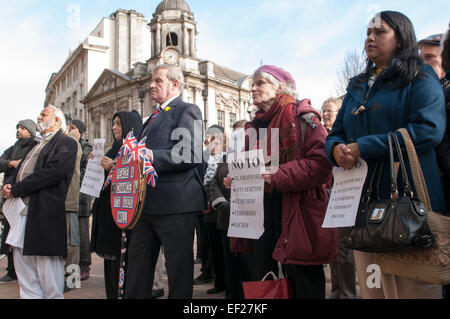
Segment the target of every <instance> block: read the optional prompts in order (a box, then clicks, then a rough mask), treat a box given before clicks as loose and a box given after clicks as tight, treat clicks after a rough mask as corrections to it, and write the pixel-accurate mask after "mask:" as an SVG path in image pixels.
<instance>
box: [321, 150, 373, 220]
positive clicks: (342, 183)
mask: <svg viewBox="0 0 450 319" xmlns="http://www.w3.org/2000/svg"><path fill="white" fill-rule="evenodd" d="M366 177H367V163H366V161H364V160H363V159H361V158H360V159H358V162H357V163H356V165H355V167H353V168H352V169H349V170H346V169H343V168H341V167H334V168H333V178H334V183H333V188H332V190H331V196H330V200H329V202H328V207H327V212H326V215H325V220H324V222H323V225H322V227H323V228H338V227H350V226H354V225H355V220H356V213H357V212H358V206H359V202H360V200H361V192H362V189H363V187H364V182H365V181H366Z"/></svg>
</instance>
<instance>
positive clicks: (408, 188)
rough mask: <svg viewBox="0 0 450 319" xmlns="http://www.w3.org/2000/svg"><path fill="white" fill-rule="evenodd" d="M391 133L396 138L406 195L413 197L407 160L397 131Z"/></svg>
mask: <svg viewBox="0 0 450 319" xmlns="http://www.w3.org/2000/svg"><path fill="white" fill-rule="evenodd" d="M389 134H391V136H392V138H393V140H394V144H395V148H396V150H397V155H398V159H399V162H400V168H401V171H402V180H403V190H404V196H407V195H409V197H410V198H412V197H413V193H412V191H411V185H410V184H409V179H408V173H407V171H406V166H405V161H404V160H403V154H402V149H401V147H400V142H399V141H398V136H397V135H396V134H395V133H389Z"/></svg>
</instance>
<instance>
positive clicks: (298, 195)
mask: <svg viewBox="0 0 450 319" xmlns="http://www.w3.org/2000/svg"><path fill="white" fill-rule="evenodd" d="M295 91H296V86H295V81H294V79H293V78H292V76H291V75H290V74H289V72H287V71H285V70H283V69H282V68H279V67H276V66H273V65H264V66H262V67H260V68H259V69H257V70H256V71H255V73H254V74H253V77H252V87H251V93H252V98H253V104H254V105H256V106H257V107H258V111H257V112H256V115H255V118H254V119H253V121H252V122H248V123H247V124H246V126H245V128H246V130H248V129H250V128H253V129H256V131H257V132H258V136H257V139H256V140H254V141H252V138H247V139H246V150H253V149H256V148H258V147H261V148H264V147H265V146H264V145H267V146H266V147H267V149H266V150H265V152H264V153H265V154H267V156H266V158H267V159H266V162H267V161H272V162H271V165H272V166H273V164H274V159H276V158H278V163H279V165H278V167H277V169H275V170H273V171H272V172H271V174H263V178H264V180H265V189H264V229H265V231H264V233H263V235H262V236H261V237H260V238H259V239H258V240H246V239H240V238H239V239H233V240H232V250H234V251H235V252H241V253H246V254H245V258H244V260H246V263H247V266H248V268H249V278H248V280H249V281H257V280H261V279H262V278H263V277H264V276H265V275H266V274H267V273H268V272H270V271H273V272H274V273H275V274H277V273H278V262H280V263H281V264H282V265H283V270H284V273H285V275H287V278H288V280H289V282H290V284H291V286H292V288H293V292H294V295H295V297H296V298H308V299H311V298H325V274H324V270H323V266H322V265H323V264H326V263H329V262H331V261H333V260H334V259H335V258H336V254H337V242H336V232H335V230H330V229H322V227H321V225H322V222H323V219H324V216H325V211H326V207H327V203H328V195H327V192H326V186H325V184H326V182H327V181H328V180H329V179H330V177H331V166H330V164H329V163H328V161H327V157H326V155H325V151H324V145H325V139H326V136H327V131H326V129H325V128H324V127H323V125H322V124H321V119H320V114H319V113H318V112H317V111H316V110H314V109H313V108H312V107H311V103H310V101H309V100H308V99H305V100H302V101H297V99H296V92H295ZM261 129H267V131H266V132H267V133H266V134H264V133H262V132H264V130H261ZM248 132H249V131H247V133H248ZM277 132H278V139H277V140H276V141H277V142H278V153H277V154H271V151H272V149H273V148H272V145H271V143H273V141H272V134H276V133H277ZM263 138H265V139H266V142H264V141H263ZM266 143H267V144H266ZM275 149H276V148H275ZM268 164H269V163H266V165H268ZM230 183H231V180H230V179H229V178H228V179H225V180H224V184H225V185H228V186H230Z"/></svg>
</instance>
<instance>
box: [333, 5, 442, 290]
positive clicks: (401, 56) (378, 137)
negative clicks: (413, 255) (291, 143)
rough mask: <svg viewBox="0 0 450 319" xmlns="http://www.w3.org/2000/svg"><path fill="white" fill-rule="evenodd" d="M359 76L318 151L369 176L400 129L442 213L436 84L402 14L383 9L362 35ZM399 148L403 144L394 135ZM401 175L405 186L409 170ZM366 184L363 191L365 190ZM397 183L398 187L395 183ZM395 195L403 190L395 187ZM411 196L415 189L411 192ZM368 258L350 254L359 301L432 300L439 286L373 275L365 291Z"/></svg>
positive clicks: (384, 190) (383, 191)
mask: <svg viewBox="0 0 450 319" xmlns="http://www.w3.org/2000/svg"><path fill="white" fill-rule="evenodd" d="M365 51H366V54H367V58H368V59H367V67H366V70H365V71H364V72H363V73H362V74H360V75H358V76H356V77H355V78H353V79H352V80H351V81H350V83H349V86H348V88H347V94H346V96H345V99H344V102H343V104H342V108H341V110H340V112H339V114H338V116H337V119H336V122H335V124H334V126H333V130H332V132H331V133H330V135H329V136H328V138H327V143H326V147H325V151H326V153H327V156H328V158H329V160H330V162H331V163H332V164H333V165H335V166H340V167H343V168H345V169H351V168H352V167H353V166H354V164H355V162H356V161H357V159H358V158H362V159H364V160H365V161H366V162H367V164H368V167H369V171H368V176H371V175H372V172H373V170H374V168H375V165H376V163H377V162H378V161H387V160H388V139H387V134H388V133H389V132H395V131H397V129H400V128H406V129H407V130H408V132H409V135H410V136H411V138H412V141H413V143H414V145H415V148H416V151H417V153H418V156H419V159H420V164H421V167H422V170H423V173H424V175H425V180H426V182H427V186H428V189H429V190H430V197H431V205H432V208H433V210H434V211H438V212H444V211H445V200H444V194H443V192H442V185H441V181H440V178H439V170H438V167H437V162H436V152H435V148H436V146H437V145H438V144H439V143H440V141H441V140H442V137H443V135H444V131H445V104H444V96H443V94H442V89H441V87H440V84H439V80H438V78H437V76H436V74H435V73H434V71H433V69H432V68H431V67H430V66H429V65H425V64H424V63H423V61H422V59H421V58H420V56H419V53H418V49H417V41H416V36H415V32H414V27H413V25H412V23H411V21H410V20H409V19H408V18H407V17H406V16H405V15H403V14H402V13H399V12H395V11H383V12H381V13H379V14H377V15H376V16H375V18H374V19H373V20H372V21H371V23H370V24H369V27H368V29H367V39H366V41H365ZM396 134H397V135H398V137H399V140H400V142H401V144H402V147H404V144H403V138H402V137H401V135H400V134H399V133H398V132H397V133H396ZM407 166H408V174H409V180H410V181H412V180H413V179H412V176H411V172H410V171H409V165H407ZM382 181H383V182H382V183H381V188H380V194H379V195H380V196H381V198H383V199H385V198H389V196H390V189H389V186H390V185H389V183H388V182H387V181H389V165H384V169H383V172H382ZM367 184H368V181H367V180H366V184H365V186H364V189H363V192H364V191H365V190H366V189H367ZM399 184H400V183H399ZM399 188H400V189H399V191H400V192H402V191H403V189H402V187H401V186H400V185H399ZM413 192H415V189H413ZM374 257H375V254H373V253H367V252H361V251H355V263H356V268H357V275H358V279H359V285H360V291H361V295H362V297H363V298H440V296H441V289H440V287H439V286H434V285H428V284H426V283H422V282H418V281H415V280H411V279H407V278H403V277H399V276H388V275H385V274H383V273H381V288H380V287H376V286H375V287H372V286H371V285H369V286H370V287H368V285H367V278H368V276H369V275H372V272H371V271H370V270H369V272H368V268H367V267H368V266H369V265H371V264H374Z"/></svg>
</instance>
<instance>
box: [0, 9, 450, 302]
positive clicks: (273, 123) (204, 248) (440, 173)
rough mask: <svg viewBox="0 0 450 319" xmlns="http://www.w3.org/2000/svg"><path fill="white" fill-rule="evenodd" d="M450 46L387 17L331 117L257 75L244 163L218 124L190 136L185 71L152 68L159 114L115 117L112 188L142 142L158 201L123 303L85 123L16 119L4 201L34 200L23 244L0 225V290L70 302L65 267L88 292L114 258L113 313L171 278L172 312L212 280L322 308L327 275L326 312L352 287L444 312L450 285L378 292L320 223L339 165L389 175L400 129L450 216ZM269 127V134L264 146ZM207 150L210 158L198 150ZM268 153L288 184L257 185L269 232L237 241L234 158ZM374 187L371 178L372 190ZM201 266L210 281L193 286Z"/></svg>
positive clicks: (148, 202)
mask: <svg viewBox="0 0 450 319" xmlns="http://www.w3.org/2000/svg"><path fill="white" fill-rule="evenodd" d="M449 33H450V31H447V34H438V35H433V36H430V37H428V38H426V39H423V40H421V41H417V40H416V36H415V31H414V27H413V25H412V23H411V21H410V20H409V19H408V18H407V17H406V16H405V15H403V14H402V13H399V12H394V11H383V12H380V13H379V14H377V16H376V17H375V18H374V19H373V20H372V21H371V23H370V24H369V26H368V28H367V39H366V41H365V47H364V49H365V52H366V55H367V65H366V68H365V71H364V72H362V73H361V74H358V75H355V77H353V78H352V79H350V81H349V84H348V89H347V93H346V94H345V95H344V96H342V97H331V98H329V99H327V100H326V101H324V102H323V105H322V108H321V110H320V111H318V110H316V109H315V108H313V107H312V105H311V102H310V100H309V99H307V98H306V99H302V100H299V99H298V97H297V93H296V90H297V87H296V82H295V80H294V79H293V77H292V76H291V74H290V73H289V72H288V71H286V70H284V69H282V68H280V67H277V66H274V65H263V66H261V67H259V68H258V69H257V70H256V71H255V72H254V73H253V75H252V78H251V80H252V82H251V83H252V84H251V94H252V99H253V104H254V105H255V106H256V107H257V112H256V114H255V116H254V118H253V119H252V120H251V121H249V122H246V121H238V122H236V123H234V125H233V131H235V132H238V131H240V132H243V133H244V134H245V132H247V130H251V129H255V130H256V132H257V136H256V138H254V139H252V138H248V136H246V138H245V141H244V148H243V149H242V150H239V149H236V145H233V143H232V142H233V141H232V140H231V139H230V138H229V134H227V133H228V132H226V130H225V129H224V128H223V127H220V126H218V125H212V126H210V127H209V128H207V129H206V130H205V134H204V137H203V136H198V134H197V135H196V134H194V131H195V125H196V123H198V122H202V114H201V112H200V109H199V107H198V106H196V105H193V104H189V103H186V102H184V101H183V100H182V98H181V96H180V95H181V93H182V90H183V87H184V76H183V73H182V71H181V69H180V68H179V67H178V66H175V65H161V66H158V67H156V68H155V69H154V70H153V72H152V78H151V83H150V86H149V89H150V93H151V98H152V100H153V101H155V102H157V104H158V107H157V109H156V110H155V112H154V113H153V114H152V115H151V116H150V117H149V118H148V119H147V120H146V121H145V122H144V123H143V119H142V117H141V115H140V114H139V113H137V112H136V111H131V112H118V113H116V114H114V116H113V119H112V123H111V130H112V133H113V137H114V141H113V143H112V146H111V148H110V149H109V150H108V151H107V152H106V154H105V157H103V159H102V160H101V166H102V168H103V169H104V173H105V177H107V176H108V174H109V172H110V171H111V170H112V169H113V167H114V165H115V159H116V157H117V154H118V152H119V151H120V149H121V147H122V145H123V143H124V139H125V138H126V137H127V135H128V134H129V132H133V133H134V135H135V136H136V138H137V140H139V141H140V140H142V139H143V138H146V141H145V146H146V150H145V156H146V157H147V159H149V160H150V161H151V163H152V165H153V167H154V169H155V171H156V172H157V174H158V180H157V183H156V185H155V187H150V186H149V187H147V192H146V197H145V203H144V207H143V210H142V215H141V216H140V219H139V220H138V222H137V224H136V226H135V227H134V228H133V229H132V230H127V231H126V232H125V236H126V238H127V247H126V270H125V275H124V293H123V296H120V295H119V290H118V286H119V278H120V277H121V276H122V274H121V273H120V267H121V264H120V260H121V253H122V252H123V251H122V248H123V247H122V246H121V245H122V241H121V239H122V236H123V233H122V230H121V229H119V228H118V227H117V225H116V223H115V221H114V219H113V214H112V209H111V189H110V188H111V186H108V187H105V188H104V189H103V190H102V191H101V193H100V196H99V197H98V198H96V199H95V200H94V199H92V198H90V197H89V196H88V195H85V194H82V193H80V185H81V182H82V180H83V176H84V172H85V169H86V165H87V161H88V159H89V155H90V153H91V151H92V146H91V145H90V144H89V142H88V141H87V140H86V139H83V138H82V136H83V134H84V133H85V132H86V125H85V123H83V122H82V121H81V120H78V119H75V120H72V119H70V117H67V116H64V114H63V113H62V112H61V111H60V110H59V109H58V108H57V107H55V106H49V107H46V108H44V110H42V112H41V114H40V115H39V116H38V118H37V124H36V123H35V122H34V121H32V120H23V121H20V122H19V123H18V124H17V138H18V141H17V142H16V143H15V144H14V145H13V146H12V147H11V148H9V149H8V150H7V151H5V153H4V154H3V156H2V157H1V159H0V171H1V172H3V173H5V178H4V183H3V187H2V194H3V196H4V198H5V199H13V198H22V200H23V202H24V203H25V209H24V210H23V211H22V212H21V214H20V225H21V228H22V233H21V236H18V238H14V240H13V239H10V238H8V232H9V228H10V225H9V224H8V222H7V221H6V219H3V221H2V222H3V224H4V231H3V237H2V242H1V252H2V253H3V254H7V256H8V267H7V274H6V275H5V277H3V278H1V279H0V282H11V281H14V280H18V282H19V286H20V296H21V298H63V297H64V292H65V291H67V290H69V289H71V287H67V285H65V283H66V280H65V276H68V275H70V274H71V271H70V270H69V269H68V266H70V265H78V266H79V269H80V279H81V280H87V279H88V278H89V271H90V264H91V253H95V254H97V255H98V256H100V257H101V258H103V259H104V281H105V291H106V296H107V298H109V299H117V298H119V297H123V298H126V299H150V298H158V297H161V296H162V295H164V290H163V289H162V285H161V280H162V276H161V273H162V272H163V270H164V268H165V271H166V272H167V278H168V287H169V291H168V298H171V299H189V298H192V296H193V286H194V285H202V284H205V283H208V282H214V286H213V288H211V289H210V290H208V291H207V293H208V294H216V293H220V292H225V297H226V298H228V299H242V298H244V297H245V294H244V291H243V282H249V281H260V280H262V278H263V277H264V276H265V275H266V274H267V273H269V272H273V273H276V274H277V273H278V272H279V270H280V269H281V271H282V272H283V273H284V275H285V277H286V278H287V280H288V282H289V284H290V286H291V287H292V291H293V296H294V297H295V298H298V299H324V298H326V289H325V287H326V283H325V272H324V265H327V264H329V265H330V269H331V281H332V289H331V295H330V296H329V298H333V299H355V298H358V293H357V289H356V278H357V279H358V280H357V281H358V283H359V294H360V296H361V297H362V298H364V299H370V298H436V299H439V298H443V297H444V298H448V286H440V285H434V284H430V283H425V282H420V281H417V280H413V279H409V278H405V277H401V276H395V275H388V274H385V273H383V272H381V286H380V287H375V288H374V287H368V286H367V285H366V284H365V283H366V282H367V277H368V276H369V273H368V272H367V271H366V269H367V266H368V265H370V264H374V263H375V261H374V259H375V254H374V253H369V252H363V251H357V250H352V249H349V248H348V247H346V245H345V239H346V237H347V235H348V233H349V231H350V229H351V228H349V227H345V228H337V229H336V228H323V227H322V224H323V221H324V218H325V213H326V210H327V206H328V201H329V198H330V193H331V189H332V187H333V174H332V168H333V166H336V167H341V168H344V169H352V168H353V167H354V166H355V163H356V162H357V161H358V159H360V158H362V159H364V160H365V161H366V162H367V165H368V174H367V176H371V175H372V173H373V171H374V170H375V168H376V167H377V163H378V162H380V161H387V160H388V138H387V134H388V133H389V132H395V131H396V130H398V129H400V128H406V129H407V130H408V132H409V134H410V136H411V139H412V141H413V143H414V146H415V148H416V150H417V153H418V156H419V159H420V165H421V167H422V170H423V174H424V176H425V180H426V183H427V186H428V189H429V190H430V198H431V205H432V208H433V211H435V212H440V213H442V214H448V213H447V210H448V209H449V207H450V206H449V205H450V158H449V157H448V155H449V154H450V145H449V136H448V135H449V130H448V129H447V128H448V122H446V118H447V115H448V112H449V111H450V99H449V95H450V91H449V90H450V44H449V41H450V36H449ZM178 128H182V129H184V130H185V131H186V132H188V133H190V136H191V139H188V141H187V140H183V141H182V143H183V146H184V147H183V149H184V150H188V154H183V157H182V162H181V163H180V162H178V161H176V160H175V159H174V156H173V150H174V148H175V147H176V146H177V145H178V144H177V143H180V140H173V139H171V135H172V132H173V131H174V130H175V129H178ZM260 129H267V130H266V131H264V132H267V133H266V134H261V133H259V132H262V131H261V130H260ZM274 130H275V131H277V132H278V133H279V134H278V135H277V139H275V141H276V143H278V151H277V154H271V150H272V148H271V145H270V143H271V141H274V139H273V136H271V134H272V132H274ZM37 131H38V132H39V135H38V137H36V132H37ZM399 140H400V141H403V140H402V139H401V138H399ZM202 144H203V145H204V148H203V157H202V158H201V159H200V160H199V158H198V154H196V152H195V150H196V149H197V145H202ZM178 146H179V145H178ZM260 148H266V149H265V154H266V157H265V159H266V164H267V165H270V164H271V162H273V161H274V158H277V159H278V161H277V163H278V167H277V169H276V170H274V171H267V172H265V173H262V174H261V178H262V179H263V180H264V197H263V204H264V205H263V207H264V211H263V216H264V232H263V234H262V235H261V236H260V237H259V239H246V238H234V237H229V236H228V228H229V222H230V213H231V212H230V207H231V204H230V196H231V188H232V187H231V186H232V184H233V179H232V178H231V176H230V174H229V171H228V161H227V157H228V156H229V154H230V153H232V152H239V151H252V150H256V149H260ZM388 166H389V165H384V168H383V171H382V174H381V179H382V180H389V178H390V177H389V174H390V171H389V167H388ZM409 174H410V172H409ZM410 179H411V180H412V178H410ZM367 187H368V181H367V180H366V182H365V184H364V188H363V192H364V191H365V190H366V189H367ZM412 191H413V192H415V189H414V186H413V189H412ZM378 196H380V197H381V198H388V197H389V196H390V189H389V184H388V183H384V184H382V185H381V187H380V189H379V194H378ZM90 215H92V229H91V231H90V230H89V218H90ZM195 236H196V238H197V249H196V251H197V256H196V257H195V256H194V239H195ZM197 262H199V263H201V274H200V276H198V277H197V278H194V263H197Z"/></svg>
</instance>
